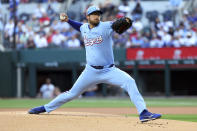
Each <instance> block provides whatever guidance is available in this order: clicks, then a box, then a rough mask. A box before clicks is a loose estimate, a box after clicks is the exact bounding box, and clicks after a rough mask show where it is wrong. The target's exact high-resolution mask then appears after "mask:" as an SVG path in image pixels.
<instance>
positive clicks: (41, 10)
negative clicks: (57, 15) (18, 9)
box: [33, 4, 46, 18]
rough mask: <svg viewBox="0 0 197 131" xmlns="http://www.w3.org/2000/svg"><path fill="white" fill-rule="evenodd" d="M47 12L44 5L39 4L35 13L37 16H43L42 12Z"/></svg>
mask: <svg viewBox="0 0 197 131" xmlns="http://www.w3.org/2000/svg"><path fill="white" fill-rule="evenodd" d="M45 12H46V10H45V9H44V8H43V7H41V4H38V5H37V8H36V9H35V11H34V14H33V15H34V16H35V17H36V18H41V17H42V13H45Z"/></svg>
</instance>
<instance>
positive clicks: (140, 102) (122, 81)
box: [105, 67, 146, 114]
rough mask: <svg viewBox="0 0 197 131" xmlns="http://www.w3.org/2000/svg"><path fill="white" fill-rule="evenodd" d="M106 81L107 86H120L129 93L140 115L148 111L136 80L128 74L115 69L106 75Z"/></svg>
mask: <svg viewBox="0 0 197 131" xmlns="http://www.w3.org/2000/svg"><path fill="white" fill-rule="evenodd" d="M105 79H106V81H105V82H106V83H107V84H112V85H117V86H120V87H121V88H123V89H125V90H126V91H127V92H128V94H129V96H130V99H131V101H132V102H133V103H134V105H135V106H136V108H137V111H138V113H139V114H140V113H141V112H142V111H143V110H144V109H146V104H145V102H144V99H143V98H142V96H141V94H140V93H139V91H138V88H137V86H136V83H135V80H134V79H133V78H132V77H131V76H130V75H128V74H127V73H126V72H124V71H122V70H120V69H118V68H116V67H114V68H113V69H111V71H109V72H108V73H107V74H106V75H105Z"/></svg>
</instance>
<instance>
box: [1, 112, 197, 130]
mask: <svg viewBox="0 0 197 131" xmlns="http://www.w3.org/2000/svg"><path fill="white" fill-rule="evenodd" d="M68 109H69V111H68ZM68 109H60V110H57V111H54V112H52V113H50V114H48V113H44V114H40V115H30V114H27V109H0V127H1V128H0V130H1V131H131V130H132V131H175V130H177V131H196V129H197V123H196V122H183V121H175V120H164V119H158V120H155V121H150V122H147V123H141V122H139V119H138V117H127V116H123V115H119V113H113V112H111V113H110V112H104V113H88V112H85V111H82V112H77V111H73V112H71V109H70V108H68ZM84 110H85V109H84ZM98 110H99V109H98ZM98 110H94V112H99V111H98ZM119 112H121V110H119Z"/></svg>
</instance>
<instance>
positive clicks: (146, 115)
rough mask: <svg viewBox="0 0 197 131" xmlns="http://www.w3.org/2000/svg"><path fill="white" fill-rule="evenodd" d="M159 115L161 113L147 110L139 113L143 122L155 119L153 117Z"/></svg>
mask: <svg viewBox="0 0 197 131" xmlns="http://www.w3.org/2000/svg"><path fill="white" fill-rule="evenodd" d="M160 117H161V114H155V113H151V112H149V111H148V110H144V111H143V112H142V113H141V114H140V121H141V122H142V123H143V122H147V121H150V120H155V119H159V118H160Z"/></svg>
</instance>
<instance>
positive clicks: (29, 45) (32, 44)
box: [26, 36, 36, 49]
mask: <svg viewBox="0 0 197 131" xmlns="http://www.w3.org/2000/svg"><path fill="white" fill-rule="evenodd" d="M35 47H36V45H35V42H34V40H33V36H29V38H28V40H27V44H26V48H28V49H33V48H35Z"/></svg>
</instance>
